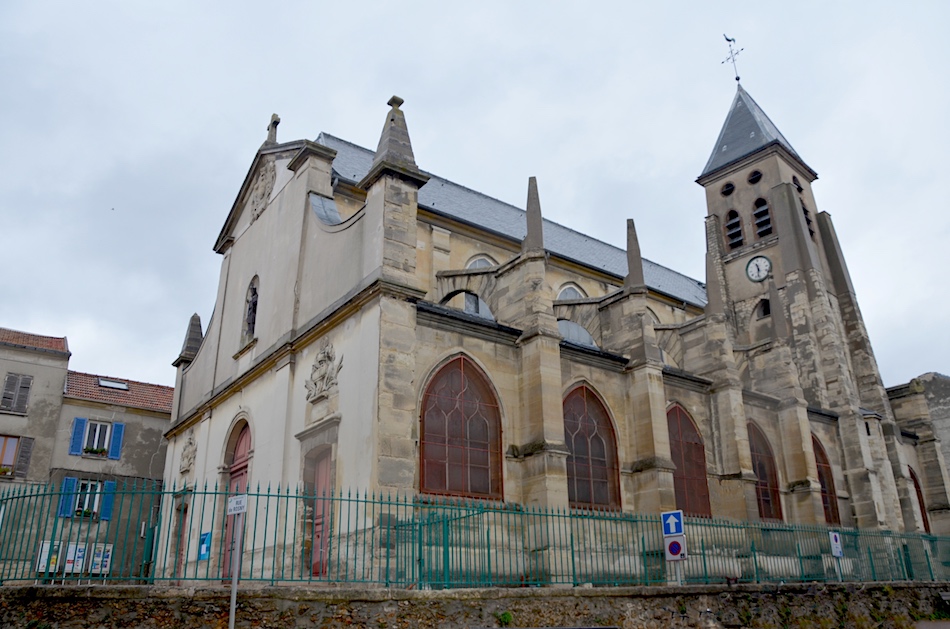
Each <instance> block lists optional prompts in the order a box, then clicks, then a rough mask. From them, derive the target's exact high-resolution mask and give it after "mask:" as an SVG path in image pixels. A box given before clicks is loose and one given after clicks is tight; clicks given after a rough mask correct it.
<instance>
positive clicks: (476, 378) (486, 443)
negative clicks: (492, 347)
mask: <svg viewBox="0 0 950 629" xmlns="http://www.w3.org/2000/svg"><path fill="white" fill-rule="evenodd" d="M421 433H422V440H421V443H420V450H421V459H422V487H421V490H422V491H424V492H428V493H436V494H448V495H452V496H469V497H475V498H501V497H502V485H501V413H500V412H499V407H498V400H497V399H496V398H495V394H494V392H493V391H492V388H491V386H490V385H489V383H488V379H487V378H486V377H485V376H484V375H483V374H482V373H481V372H480V371H479V370H478V368H477V367H476V366H475V364H474V363H473V362H472V361H470V360H468V359H467V358H464V357H461V356H460V357H458V358H455V359H453V360H452V361H450V362H449V363H448V364H447V365H445V366H444V367H442V368H441V369H440V370H439V371H438V373H436V374H435V376H434V377H433V378H432V382H430V383H429V386H428V388H427V389H426V392H425V396H424V397H423V398H422V429H421Z"/></svg>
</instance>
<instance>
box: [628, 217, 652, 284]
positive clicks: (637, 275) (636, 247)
mask: <svg viewBox="0 0 950 629" xmlns="http://www.w3.org/2000/svg"><path fill="white" fill-rule="evenodd" d="M645 286H646V281H645V280H644V279H643V258H642V257H641V256H640V241H639V240H638V239H637V227H636V225H634V223H633V219H632V218H628V219H627V277H625V278H624V280H623V287H624V288H644V287H645Z"/></svg>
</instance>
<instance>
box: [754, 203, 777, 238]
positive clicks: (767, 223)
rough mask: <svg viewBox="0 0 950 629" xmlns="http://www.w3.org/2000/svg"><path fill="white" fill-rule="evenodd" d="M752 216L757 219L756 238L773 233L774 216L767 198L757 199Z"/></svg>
mask: <svg viewBox="0 0 950 629" xmlns="http://www.w3.org/2000/svg"><path fill="white" fill-rule="evenodd" d="M752 216H753V218H754V219H755V236H756V238H764V237H765V236H768V235H769V234H771V233H772V217H771V216H770V215H769V204H768V202H766V200H765V199H756V200H755V211H754V212H753V214H752Z"/></svg>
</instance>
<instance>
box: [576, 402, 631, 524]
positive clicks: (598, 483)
mask: <svg viewBox="0 0 950 629" xmlns="http://www.w3.org/2000/svg"><path fill="white" fill-rule="evenodd" d="M564 440H565V442H566V443H567V451H568V452H569V453H570V454H569V455H568V457H567V496H568V499H569V500H570V503H571V506H572V507H577V508H605V507H607V508H609V507H619V506H620V483H619V481H618V473H619V470H618V465H617V439H616V437H614V429H613V426H611V424H610V418H609V417H608V416H607V409H606V408H604V405H603V404H602V403H601V402H600V400H599V399H597V396H595V395H594V393H593V391H591V390H590V389H588V388H587V387H585V386H580V387H577V388H576V389H574V390H573V391H571V392H570V393H568V394H567V397H565V398H564Z"/></svg>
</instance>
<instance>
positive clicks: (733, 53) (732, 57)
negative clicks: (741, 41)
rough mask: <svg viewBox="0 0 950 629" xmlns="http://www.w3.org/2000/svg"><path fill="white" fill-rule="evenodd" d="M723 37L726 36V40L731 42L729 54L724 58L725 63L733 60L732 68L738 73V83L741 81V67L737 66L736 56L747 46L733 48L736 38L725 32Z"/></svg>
mask: <svg viewBox="0 0 950 629" xmlns="http://www.w3.org/2000/svg"><path fill="white" fill-rule="evenodd" d="M723 37H725V38H726V41H727V42H729V56H728V57H726V58H725V59H723V60H722V62H723V63H726V62H727V61H731V62H732V69H733V71H734V72H735V73H736V83H738V82H739V69H738V68H736V57H738V56H739V53H740V52H742V51H743V50H745V48H740V49H739V50H733V48H732V45H733V44H734V43H736V40H735V39H734V38H732V37H729V36H727V35H726V34H723Z"/></svg>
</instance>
